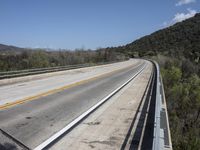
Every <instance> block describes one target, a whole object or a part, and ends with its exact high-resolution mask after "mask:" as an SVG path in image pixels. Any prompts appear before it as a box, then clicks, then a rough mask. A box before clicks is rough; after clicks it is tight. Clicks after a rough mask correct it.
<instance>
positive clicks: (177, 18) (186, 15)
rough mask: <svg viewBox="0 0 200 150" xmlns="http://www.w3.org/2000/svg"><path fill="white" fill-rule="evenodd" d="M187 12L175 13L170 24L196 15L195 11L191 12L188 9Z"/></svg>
mask: <svg viewBox="0 0 200 150" xmlns="http://www.w3.org/2000/svg"><path fill="white" fill-rule="evenodd" d="M187 10H188V12H187V13H177V14H175V16H174V18H173V20H172V22H173V23H176V22H181V21H183V20H185V19H188V18H191V17H193V16H194V15H195V14H196V13H197V11H196V10H192V9H189V8H188V9H187Z"/></svg>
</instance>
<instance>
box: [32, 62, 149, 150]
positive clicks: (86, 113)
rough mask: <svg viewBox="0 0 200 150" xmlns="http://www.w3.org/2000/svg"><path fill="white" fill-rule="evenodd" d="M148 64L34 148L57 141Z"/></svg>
mask: <svg viewBox="0 0 200 150" xmlns="http://www.w3.org/2000/svg"><path fill="white" fill-rule="evenodd" d="M146 66H147V64H145V65H144V66H143V67H142V68H141V69H140V70H139V71H138V72H137V73H136V74H134V76H133V77H131V78H130V79H128V81H126V82H125V83H124V84H122V85H121V86H120V87H118V88H117V89H115V90H114V91H113V92H112V93H110V94H109V95H108V96H106V97H105V98H103V99H102V100H100V101H99V102H98V103H97V104H95V105H94V106H92V107H91V108H90V109H89V110H87V111H86V112H84V113H83V114H81V115H80V116H79V117H77V118H76V119H75V120H73V121H72V122H70V123H69V124H68V125H67V126H65V127H64V128H63V129H61V130H60V131H58V132H57V133H55V134H54V135H53V136H51V137H50V138H49V139H47V140H46V141H44V142H43V143H41V144H40V145H38V146H37V147H36V148H35V149H34V150H42V149H44V148H45V147H47V146H48V145H49V144H51V143H52V142H53V141H55V140H56V139H57V138H59V137H60V136H61V135H63V134H64V133H65V132H67V131H68V130H69V129H71V128H72V127H73V126H74V125H76V124H77V123H79V122H80V121H81V120H82V119H83V118H85V117H86V116H87V115H89V114H90V113H91V112H92V111H94V110H95V109H96V108H98V107H99V106H100V105H101V104H103V103H104V102H105V101H107V100H108V99H109V98H110V97H112V96H113V95H114V94H115V93H117V92H118V91H119V90H120V89H121V88H123V87H124V86H125V85H126V84H128V83H129V82H130V81H131V80H133V79H134V78H135V77H136V76H138V75H139V74H141V73H142V71H143V70H144V68H145V67H146Z"/></svg>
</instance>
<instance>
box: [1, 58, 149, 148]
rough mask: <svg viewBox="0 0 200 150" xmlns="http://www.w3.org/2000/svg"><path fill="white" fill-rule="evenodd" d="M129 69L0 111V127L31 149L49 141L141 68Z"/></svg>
mask: <svg viewBox="0 0 200 150" xmlns="http://www.w3.org/2000/svg"><path fill="white" fill-rule="evenodd" d="M145 63H146V62H145V61H143V62H141V64H140V65H139V66H135V67H133V66H132V67H128V68H125V69H123V70H120V71H117V72H115V73H112V74H107V75H105V76H102V77H100V78H97V79H96V80H92V81H89V82H86V83H83V84H80V85H77V86H74V87H71V88H69V89H66V90H63V91H60V92H57V93H54V94H51V95H48V96H44V97H41V98H38V99H37V100H33V101H29V102H26V103H23V104H20V105H17V106H14V107H11V108H7V109H2V110H0V122H1V124H0V128H1V129H3V130H4V131H6V132H7V133H9V134H10V135H12V136H13V137H14V138H16V139H18V140H19V141H21V142H22V143H23V144H25V145H26V146H28V147H30V148H35V147H36V146H37V145H39V144H40V143H42V142H43V141H44V140H46V139H48V138H49V137H50V136H51V135H53V134H54V133H56V132H57V131H59V130H60V129H62V128H63V127H64V126H66V125H67V124H68V123H70V122H71V121H72V120H73V119H75V118H76V117H77V116H79V115H80V114H82V113H83V112H84V111H86V110H87V109H88V108H90V107H91V106H93V105H94V104H96V103H97V102H98V101H99V100H101V99H102V98H104V97H105V96H107V95H108V94H109V93H111V92H112V91H113V90H114V89H116V88H117V87H119V86H120V85H121V84H123V83H124V82H125V81H127V80H128V79H129V78H130V77H132V76H133V75H134V74H135V73H136V72H137V71H139V70H140V69H141V68H142V67H143V66H144V65H145Z"/></svg>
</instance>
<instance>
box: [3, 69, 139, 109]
mask: <svg viewBox="0 0 200 150" xmlns="http://www.w3.org/2000/svg"><path fill="white" fill-rule="evenodd" d="M130 67H131V66H128V67H126V68H122V69H118V70H114V71H112V72H109V73H105V74H102V75H99V76H95V77H92V78H89V79H85V80H82V81H78V82H75V83H72V84H69V85H65V86H62V87H60V88H56V89H53V90H49V91H47V92H43V93H40V94H37V95H34V96H29V97H25V98H23V99H20V100H16V101H14V102H10V103H6V104H3V105H0V110H2V109H6V108H9V107H12V106H15V105H18V104H22V103H25V102H28V101H31V100H38V99H39V98H40V97H44V96H48V95H51V94H54V93H58V92H61V91H63V90H66V89H69V88H72V87H75V86H78V85H81V84H84V83H87V82H90V81H93V80H96V79H99V78H102V77H105V76H108V75H110V74H113V73H115V72H119V71H122V70H125V69H127V68H130ZM134 67H137V66H134Z"/></svg>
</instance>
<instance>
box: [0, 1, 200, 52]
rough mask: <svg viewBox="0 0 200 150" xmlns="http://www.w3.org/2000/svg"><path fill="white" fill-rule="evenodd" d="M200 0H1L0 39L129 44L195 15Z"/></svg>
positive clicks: (58, 44)
mask: <svg viewBox="0 0 200 150" xmlns="http://www.w3.org/2000/svg"><path fill="white" fill-rule="evenodd" d="M199 1H200V0H148V1H147V0H0V43H1V44H8V45H15V46H19V47H32V48H37V47H42V48H54V49H57V48H66V49H76V48H85V49H88V48H90V49H96V48H99V47H108V46H119V45H125V44H127V43H130V42H132V41H134V40H135V39H137V38H139V37H142V36H144V35H147V34H150V33H152V32H154V31H156V30H158V29H161V28H164V27H166V26H169V25H172V24H174V23H175V22H178V21H182V20H184V19H186V18H189V17H191V16H193V15H194V14H195V13H196V12H199V10H200V2H199Z"/></svg>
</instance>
